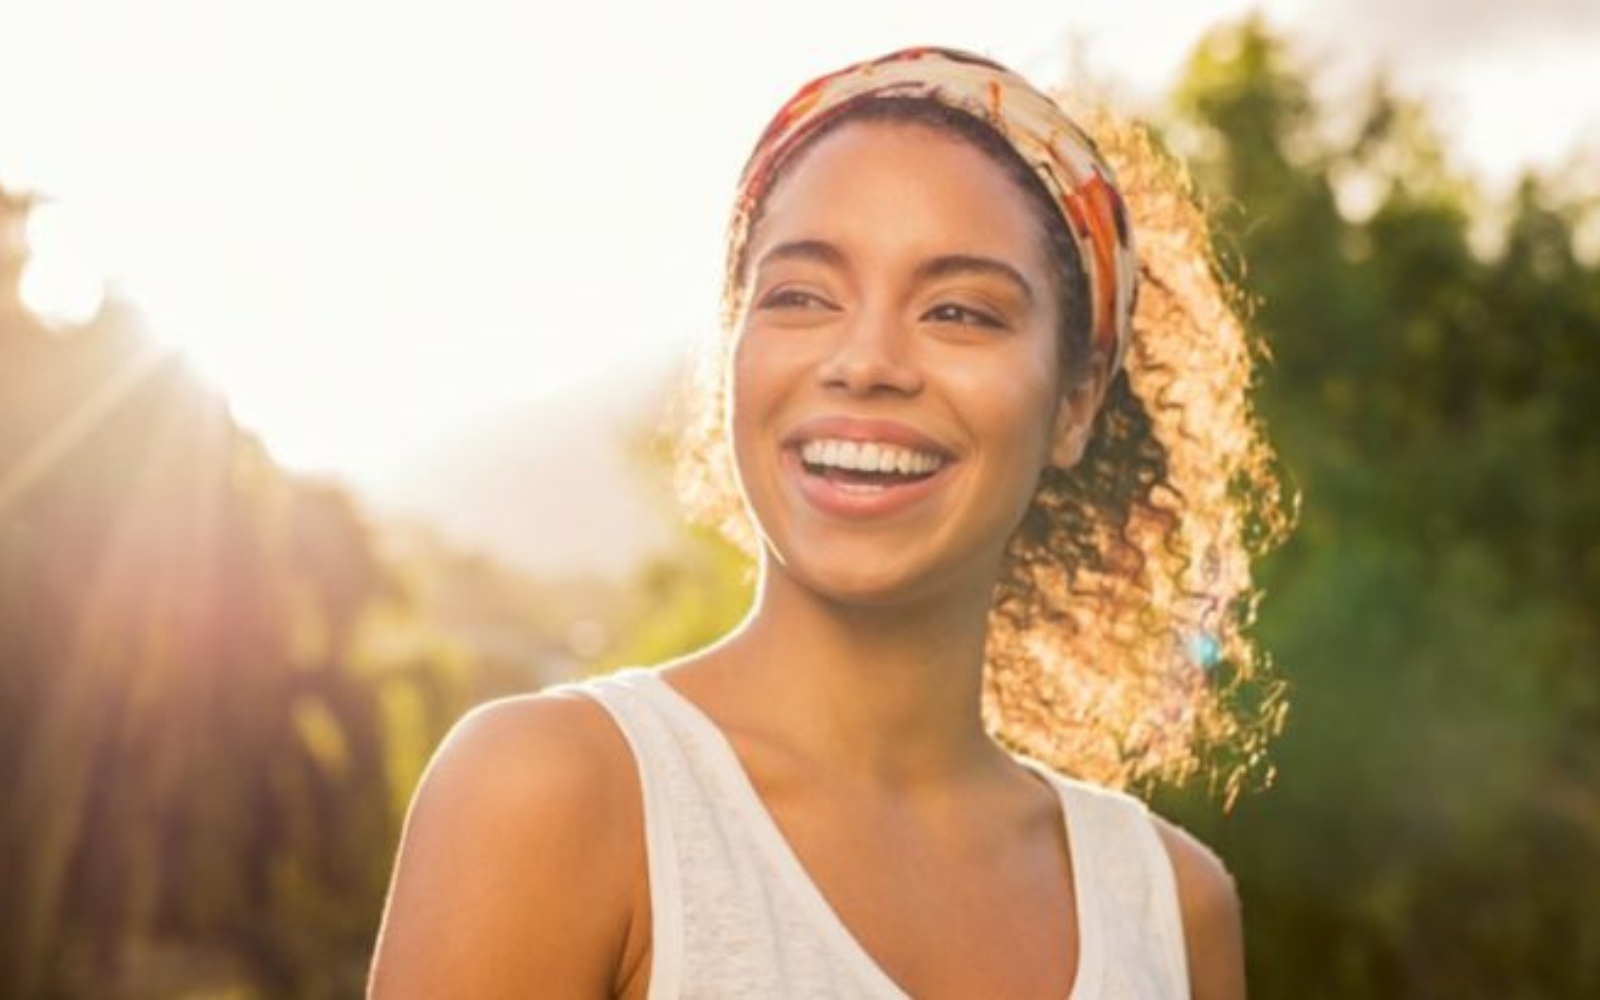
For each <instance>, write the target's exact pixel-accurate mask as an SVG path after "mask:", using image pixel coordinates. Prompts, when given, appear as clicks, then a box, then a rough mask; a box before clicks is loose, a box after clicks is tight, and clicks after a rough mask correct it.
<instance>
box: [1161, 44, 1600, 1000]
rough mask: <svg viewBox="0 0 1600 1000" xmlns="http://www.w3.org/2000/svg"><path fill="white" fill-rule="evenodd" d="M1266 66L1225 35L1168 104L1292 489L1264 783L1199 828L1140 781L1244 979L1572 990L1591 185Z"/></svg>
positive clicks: (1389, 100)
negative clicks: (1460, 158)
mask: <svg viewBox="0 0 1600 1000" xmlns="http://www.w3.org/2000/svg"><path fill="white" fill-rule="evenodd" d="M1292 63H1293V60H1292V58H1291V56H1290V53H1289V50H1288V47H1287V45H1286V44H1285V43H1284V42H1283V41H1281V40H1279V39H1276V38H1274V37H1272V36H1271V35H1270V34H1269V33H1268V32H1266V31H1265V30H1264V29H1263V28H1262V27H1261V25H1260V24H1259V23H1258V22H1254V21H1251V22H1245V23H1243V24H1241V25H1238V26H1234V27H1231V28H1226V29H1223V30H1221V31H1218V32H1217V33H1215V34H1214V35H1213V36H1211V37H1210V38H1208V39H1207V40H1206V41H1205V42H1204V43H1203V44H1202V45H1201V46H1200V48H1199V49H1198V50H1197V52H1196V54H1195V56H1194V58H1193V61H1192V63H1191V65H1190V68H1189V72H1188V76H1187V79H1186V81H1185V83H1184V85H1183V87H1182V89H1181V91H1180V92H1179V94H1178V95H1177V101H1176V102H1175V103H1176V105H1177V112H1176V115H1175V121H1174V123H1173V128H1172V130H1171V134H1172V136H1173V138H1174V142H1181V141H1186V142H1187V144H1188V146H1189V147H1190V148H1189V149H1188V152H1190V154H1191V157H1192V162H1193V164H1194V169H1195V172H1196V175H1197V177H1198V178H1199V179H1200V181H1201V183H1202V185H1203V186H1204V187H1205V188H1206V190H1207V191H1208V192H1209V194H1210V196H1211V199H1212V201H1213V204H1214V205H1216V206H1220V208H1219V209H1218V215H1219V218H1220V221H1221V222H1222V224H1223V227H1224V232H1225V233H1227V234H1228V235H1227V237H1226V242H1225V244H1224V247H1223V249H1224V254H1225V256H1226V255H1231V256H1232V259H1233V260H1234V261H1235V262H1247V263H1236V264H1235V268H1236V271H1237V273H1238V275H1239V276H1240V277H1241V278H1242V281H1243V284H1244V285H1245V287H1246V288H1247V289H1248V290H1249V293H1250V295H1251V297H1252V298H1253V299H1254V300H1255V301H1256V302H1257V303H1258V308H1257V310H1256V317H1255V318H1256V321H1257V323H1258V324H1259V327H1260V328H1261V330H1262V331H1263V333H1264V334H1265V336H1266V338H1267V341H1268V342H1269V344H1270V347H1271V352H1272V355H1273V357H1274V359H1275V362H1276V363H1275V366H1274V368H1273V370H1272V371H1271V372H1270V375H1269V377H1268V379H1267V380H1266V382H1265V384H1264V385H1263V386H1262V388H1261V391H1260V395H1259V401H1260V405H1261V407H1262V409H1263V411H1264V412H1265V413H1266V414H1267V417H1268V423H1269V426H1271V427H1272V428H1273V429H1274V431H1275V436H1276V437H1277V439H1278V441H1279V444H1280V448H1281V451H1282V455H1283V458H1284V461H1285V463H1286V465H1287V466H1288V467H1289V469H1290V470H1291V471H1292V473H1293V475H1294V476H1295V478H1296V480H1297V481H1298V483H1299V485H1300V487H1301V488H1302V490H1303V495H1304V507H1303V511H1302V518H1301V527H1300V531H1299V533H1298V535H1297V536H1296V537H1295V538H1294V540H1293V541H1292V542H1291V543H1290V544H1289V545H1288V546H1287V547H1286V548H1285V549H1284V550H1283V551H1282V552H1280V553H1279V554H1277V556H1276V557H1275V558H1273V559H1272V560H1271V561H1270V562H1269V564H1268V565H1267V566H1266V573H1265V583H1266V586H1267V589H1268V592H1269V596H1268V598H1267V600H1266V602H1265V603H1264V605H1263V608H1262V615H1261V633H1262V636H1263V638H1264V639H1265V642H1266V644H1267V646H1268V647H1269V648H1271V649H1273V650H1274V651H1275V652H1276V654H1277V657H1278V659H1279V661H1280V663H1281V666H1282V669H1283V671H1284V673H1285V675H1286V676H1287V677H1288V678H1289V679H1290V682H1291V686H1292V687H1291V693H1290V701H1291V704H1292V706H1293V707H1292V710H1291V715H1290V723H1289V727H1288V732H1287V735H1286V737H1285V738H1284V739H1283V740H1282V741H1281V743H1280V744H1279V745H1278V747H1277V748H1276V751H1275V757H1276V760H1277V763H1278V767H1279V782H1278V785H1277V787H1275V788H1273V789H1272V790H1271V791H1269V792H1267V793H1264V794H1261V795H1259V796H1257V797H1255V798H1254V799H1248V800H1246V802H1245V803H1244V804H1243V805H1242V806H1241V807H1240V808H1239V809H1238V810H1237V812H1236V813H1234V814H1233V815H1231V816H1228V817H1226V818H1219V817H1217V816H1216V815H1215V814H1214V812H1213V811H1212V810H1211V809H1209V808H1208V807H1207V806H1206V805H1205V804H1203V803H1200V802H1197V801H1195V800H1194V799H1192V798H1188V799H1185V798H1183V797H1181V796H1177V795H1172V796H1169V801H1170V804H1171V805H1172V807H1173V808H1174V810H1175V811H1177V812H1178V813H1179V814H1181V815H1182V816H1183V817H1184V818H1185V819H1186V820H1188V821H1189V822H1190V823H1191V825H1193V826H1195V827H1196V828H1198V829H1201V830H1203V831H1204V832H1205V833H1206V834H1207V835H1208V836H1210V837H1211V838H1212V839H1213V841H1214V842H1215V843H1217V844H1218V845H1219V847H1220V848H1221V850H1222V852H1223V854H1224V855H1225V856H1226V857H1227V858H1228V859H1229V861H1230V863H1231V865H1232V867H1233V868H1234V870H1235V873H1236V875H1237V877H1238V878H1239V881H1240V883H1241V887H1242V891H1243V895H1244V898H1245V899H1246V901H1247V907H1248V909H1247V919H1248V925H1249V926H1248V938H1249V941H1250V948H1251V967H1252V968H1251V971H1252V985H1253V987H1254V990H1253V992H1255V994H1256V995H1259V996H1295V997H1314V996H1329V997H1335V996H1337V997H1354V996H1408V997H1429V996H1440V997H1443V996H1450V997H1458V996H1479V995H1491V994H1493V995H1497V996H1548V995H1577V994H1578V993H1581V992H1583V990H1584V989H1585V988H1592V987H1593V986H1594V984H1595V983H1600V934H1596V933H1595V931H1594V930H1593V928H1592V921H1591V920H1588V919H1585V916H1584V910H1585V909H1586V908H1587V904H1588V903H1591V902H1592V901H1593V900H1594V899H1600V712H1597V708H1600V673H1597V671H1596V669H1595V668H1596V666H1597V665H1600V664H1597V662H1596V654H1595V652H1594V650H1595V649H1596V648H1597V647H1596V643H1597V640H1600V635H1597V631H1600V621H1597V619H1596V617H1595V614H1594V609H1595V607H1597V606H1600V536H1597V534H1596V527H1595V526H1596V525H1597V524H1600V443H1597V438H1596V436H1595V432H1594V430H1593V426H1594V422H1593V418H1594V416H1595V410H1596V400H1600V268H1597V267H1596V266H1595V265H1594V263H1593V262H1589V263H1585V262H1584V261H1583V260H1581V259H1580V257H1579V256H1578V255H1577V253H1576V251H1575V238H1574V237H1575V230H1576V229H1577V228H1578V227H1580V226H1581V225H1583V224H1584V221H1585V219H1586V218H1588V216H1587V215H1586V213H1588V212H1592V210H1593V200H1592V199H1593V197H1594V195H1595V194H1597V193H1600V192H1597V191H1595V190H1594V189H1593V187H1592V182H1591V185H1590V192H1589V195H1588V197H1589V199H1590V200H1589V202H1588V204H1587V205H1586V204H1584V203H1583V202H1582V201H1581V200H1576V199H1574V200H1569V201H1563V200H1562V199H1560V198H1558V196H1557V193H1556V192H1557V191H1558V190H1559V189H1560V185H1559V184H1558V183H1556V182H1555V181H1551V180H1541V179H1539V178H1534V177H1530V178H1527V179H1526V180H1525V181H1524V182H1523V183H1522V184H1521V186H1520V188H1519V189H1518V191H1517V192H1516V195H1515V197H1514V198H1513V199H1512V200H1511V203H1510V204H1509V206H1505V207H1504V208H1501V207H1499V206H1497V205H1495V204H1494V203H1492V202H1491V200H1490V199H1489V198H1488V197H1487V196H1486V195H1485V194H1484V193H1483V192H1482V191H1481V190H1479V189H1478V188H1477V187H1476V186H1475V185H1473V184H1471V183H1470V182H1468V181H1467V180H1464V179H1462V178H1460V177H1458V176H1455V175H1453V174H1452V173H1451V172H1450V171H1449V169H1448V168H1447V165H1446V160H1445V157H1444V155H1443V153H1442V152H1441V150H1442V149H1443V143H1442V142H1441V141H1440V139H1439V137H1438V136H1437V135H1436V134H1435V133H1433V131H1432V130H1431V128H1430V126H1429V123H1428V120H1427V116H1426V114H1425V113H1423V112H1422V111H1421V109H1418V108H1416V107H1412V106H1408V105H1407V104H1406V103H1405V102H1404V101H1402V100H1400V99H1398V98H1396V97H1394V96H1393V95H1392V94H1389V93H1387V92H1386V91H1385V90H1384V89H1383V88H1382V87H1378V88H1375V90H1374V92H1373V93H1372V95H1371V96H1370V97H1369V98H1368V100H1367V101H1366V102H1364V104H1363V105H1362V106H1361V108H1360V111H1361V112H1362V113H1361V114H1360V116H1359V120H1358V121H1357V123H1356V127H1355V128H1354V129H1352V130H1350V132H1349V134H1348V135H1345V136H1342V137H1341V136H1337V135H1333V134H1331V132H1332V129H1331V128H1330V126H1329V122H1330V121H1331V118H1332V115H1331V114H1330V113H1329V112H1327V111H1326V110H1325V109H1322V108H1319V107H1317V106H1316V105H1315V104H1314V103H1313V102H1312V101H1311V99H1310V98H1309V97H1308V90H1307V86H1306V84H1305V82H1304V80H1303V79H1302V78H1301V77H1300V76H1298V75H1297V74H1296V72H1295V70H1294V69H1293V66H1292ZM1357 196H1359V197H1357ZM1497 215H1498V216H1500V217H1501V218H1503V219H1504V220H1505V221H1504V223H1503V237H1502V238H1501V239H1500V240H1499V242H1498V245H1497V246H1495V247H1494V248H1492V249H1488V250H1485V249H1481V248H1480V240H1481V237H1480V235H1479V234H1480V233H1481V231H1482V230H1483V228H1484V226H1485V224H1486V223H1488V222H1490V221H1491V220H1493V219H1494V218H1495V217H1496V216H1497Z"/></svg>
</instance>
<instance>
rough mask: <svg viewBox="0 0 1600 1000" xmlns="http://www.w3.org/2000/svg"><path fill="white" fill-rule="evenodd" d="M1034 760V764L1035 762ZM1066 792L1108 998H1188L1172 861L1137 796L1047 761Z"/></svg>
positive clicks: (1083, 902)
mask: <svg viewBox="0 0 1600 1000" xmlns="http://www.w3.org/2000/svg"><path fill="white" fill-rule="evenodd" d="M1029 763H1031V762H1029ZM1033 766H1034V767H1035V768H1036V769H1037V770H1039V771H1041V772H1042V773H1044V774H1046V775H1047V776H1048V778H1049V779H1050V781H1051V782H1052V783H1053V784H1055V786H1056V787H1057V789H1058V790H1059V791H1060V793H1061V797H1062V803H1063V808H1064V809H1065V810H1066V811H1067V814H1068V816H1070V817H1071V823H1070V827H1071V831H1072V836H1073V838H1075V840H1076V843H1075V844H1074V845H1073V849H1072V857H1073V864H1074V868H1075V874H1076V872H1087V873H1091V874H1090V877H1088V878H1077V879H1076V881H1077V885H1076V888H1077V891H1078V892H1079V893H1080V895H1081V896H1082V897H1083V898H1082V899H1080V901H1079V909H1080V911H1081V912H1082V913H1084V914H1085V917H1086V919H1093V920H1095V921H1096V922H1097V923H1098V925H1099V926H1098V927H1097V928H1096V929H1095V930H1094V931H1093V932H1092V937H1093V938H1095V939H1097V940H1096V941H1095V944H1096V947H1095V948H1094V949H1093V950H1092V951H1089V950H1088V949H1086V954H1087V955H1092V956H1093V957H1092V959H1091V960H1092V961H1094V962H1095V963H1096V964H1097V965H1098V966H1100V967H1099V968H1097V969H1096V970H1095V972H1096V974H1097V975H1098V976H1099V977H1100V978H1101V979H1102V983H1103V990H1104V995H1105V996H1117V997H1123V996H1126V997H1167V996H1172V997H1187V996H1188V995H1189V970H1188V959H1187V957H1186V955H1185V952H1184V936H1183V916H1182V911H1181V907H1180V906H1179V902H1178V889H1177V881H1176V878H1175V877H1174V875H1173V871H1172V860H1171V858H1170V857H1169V856H1168V855H1167V849H1166V846H1165V845H1164V844H1162V842H1161V837H1160V834H1158V833H1157V832H1156V827H1155V822H1154V820H1153V818H1152V816H1151V814H1150V810H1149V808H1148V807H1147V806H1146V805H1145V804H1144V803H1143V802H1142V801H1140V800H1139V799H1137V798H1134V797H1133V796H1131V795H1128V794H1126V793H1124V792H1118V791H1114V790H1111V789H1107V788H1101V787H1099V786H1098V785H1092V784H1088V783H1086V782H1083V781H1078V780H1075V779H1072V778H1067V777H1064V776H1062V775H1060V774H1057V773H1055V772H1054V771H1051V770H1049V769H1048V768H1045V767H1044V766H1043V765H1039V764H1033Z"/></svg>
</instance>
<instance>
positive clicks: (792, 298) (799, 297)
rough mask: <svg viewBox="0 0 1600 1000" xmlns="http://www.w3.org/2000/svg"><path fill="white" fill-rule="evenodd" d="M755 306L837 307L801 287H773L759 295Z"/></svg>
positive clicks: (826, 308)
mask: <svg viewBox="0 0 1600 1000" xmlns="http://www.w3.org/2000/svg"><path fill="white" fill-rule="evenodd" d="M756 308H757V309H785V310H801V311H811V310H823V309H825V310H828V311H837V310H838V308H839V307H838V306H836V305H834V304H833V303H832V302H829V301H828V300H827V299H825V298H823V297H822V296H820V295H818V294H816V293H815V292H808V291H806V290H805V289H802V288H774V289H773V290H772V291H770V292H768V293H767V294H765V295H763V296H761V298H760V299H759V300H758V301H757V302H756Z"/></svg>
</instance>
